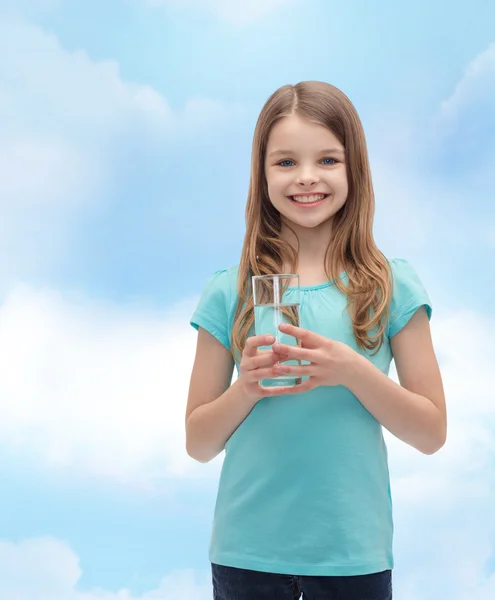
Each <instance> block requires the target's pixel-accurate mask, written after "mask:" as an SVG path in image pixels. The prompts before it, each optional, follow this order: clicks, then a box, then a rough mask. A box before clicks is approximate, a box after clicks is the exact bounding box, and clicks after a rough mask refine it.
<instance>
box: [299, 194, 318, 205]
mask: <svg viewBox="0 0 495 600" xmlns="http://www.w3.org/2000/svg"><path fill="white" fill-rule="evenodd" d="M325 196H326V194H311V196H291V198H292V199H293V200H294V201H295V202H299V203H300V204H311V203H313V202H318V201H319V200H323V198H325Z"/></svg>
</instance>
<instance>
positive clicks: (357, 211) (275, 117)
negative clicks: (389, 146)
mask: <svg viewBox="0 0 495 600" xmlns="http://www.w3.org/2000/svg"><path fill="white" fill-rule="evenodd" d="M292 114H297V115H299V116H301V117H304V118H307V119H310V120H311V121H312V122H315V123H318V124H320V125H323V126H324V127H326V128H327V129H329V130H330V131H331V132H332V133H333V134H334V135H335V136H336V137H337V138H338V140H339V141H340V143H341V144H342V145H343V146H344V148H345V157H346V169H347V179H348V186H349V192H348V196H347V200H346V202H345V204H344V205H343V207H342V208H341V209H340V210H339V212H338V213H336V214H335V216H334V218H333V219H334V220H333V226H332V241H331V243H330V245H329V247H328V249H327V252H326V255H325V271H326V273H327V276H328V278H329V279H332V278H335V285H336V286H337V287H338V288H339V290H340V291H341V292H343V293H345V294H346V295H347V306H346V308H347V310H348V312H349V315H350V317H351V319H352V327H353V332H354V335H355V338H356V342H357V345H358V347H360V348H363V349H366V350H375V352H378V350H379V349H380V347H381V345H382V344H383V340H384V332H385V328H386V318H387V316H388V311H389V308H390V300H391V295H392V283H391V273H390V269H389V264H388V261H387V259H386V258H385V256H384V255H383V254H382V253H381V252H380V250H379V249H378V248H377V246H376V244H375V241H374V239H373V231H372V229H373V217H374V210H375V199H374V193H373V185H372V180H371V171H370V166H369V160H368V151H367V148H366V139H365V135H364V131H363V126H362V124H361V120H360V119H359V116H358V114H357V112H356V109H355V108H354V106H353V104H352V103H351V101H350V100H349V98H347V96H346V95H345V94H344V93H343V92H342V91H340V90H339V89H338V88H336V87H334V86H332V85H330V84H328V83H323V82H319V81H303V82H301V83H298V84H297V85H285V86H283V87H281V88H279V89H278V90H276V91H275V92H274V93H273V94H272V95H271V96H270V98H269V99H268V100H267V102H266V104H265V105H264V107H263V109H262V110H261V113H260V115H259V117H258V121H257V123H256V129H255V132H254V139H253V147H252V158H251V176H250V184H249V193H248V200H247V206H246V234H245V237H244V244H243V247H242V253H241V259H240V263H239V271H238V279H237V292H238V295H239V300H238V303H237V307H236V311H235V316H234V323H233V327H232V353H233V355H234V358H239V357H240V355H241V354H242V350H243V348H244V345H245V343H246V339H247V337H248V335H249V332H250V330H251V327H252V326H253V323H254V308H253V294H252V290H251V276H252V275H266V274H270V273H272V274H273V273H280V272H281V270H282V269H283V267H284V264H285V265H291V270H290V272H292V273H297V265H298V256H297V251H296V250H295V249H294V248H293V247H292V246H291V245H290V244H289V243H288V242H286V241H284V240H282V239H280V231H281V224H282V221H281V216H280V213H279V212H278V211H277V210H276V209H275V207H274V206H273V205H272V203H271V202H270V199H269V197H268V188H267V182H266V177H265V168H264V164H265V154H266V146H267V142H268V136H269V135H270V131H271V129H272V127H273V126H274V125H275V123H277V122H278V121H279V120H280V119H281V118H283V117H286V116H289V115H292ZM330 250H331V251H330ZM342 268H343V270H344V271H345V273H346V275H347V280H348V281H347V285H346V284H344V282H343V280H342V279H341V278H340V277H338V272H339V270H340V269H342ZM371 331H375V333H373V335H372V334H371V333H370V332H371Z"/></svg>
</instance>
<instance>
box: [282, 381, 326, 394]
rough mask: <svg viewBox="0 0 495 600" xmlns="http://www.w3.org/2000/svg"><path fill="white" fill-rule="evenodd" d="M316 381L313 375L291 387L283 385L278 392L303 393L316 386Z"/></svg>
mask: <svg viewBox="0 0 495 600" xmlns="http://www.w3.org/2000/svg"><path fill="white" fill-rule="evenodd" d="M317 385H318V384H317V383H316V381H315V379H314V378H313V377H311V378H310V379H306V381H304V382H303V383H298V384H297V385H293V386H292V387H285V388H283V390H282V391H281V392H280V395H283V394H303V393H304V392H309V391H310V390H312V389H314V388H315V387H317Z"/></svg>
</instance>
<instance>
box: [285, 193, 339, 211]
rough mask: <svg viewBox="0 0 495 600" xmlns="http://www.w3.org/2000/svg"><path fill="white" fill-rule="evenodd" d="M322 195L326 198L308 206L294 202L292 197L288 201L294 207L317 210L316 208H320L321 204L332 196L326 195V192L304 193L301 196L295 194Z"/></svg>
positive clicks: (288, 197)
mask: <svg viewBox="0 0 495 600" xmlns="http://www.w3.org/2000/svg"><path fill="white" fill-rule="evenodd" d="M320 194H324V195H325V197H324V198H323V199H322V200H318V202H311V203H308V204H303V203H301V202H295V201H294V200H292V196H287V199H288V200H289V201H290V202H291V203H292V204H293V205H294V206H298V207H299V208H315V207H316V206H320V204H323V202H325V201H326V200H328V198H329V197H330V194H325V192H302V193H299V194H294V196H318V195H320Z"/></svg>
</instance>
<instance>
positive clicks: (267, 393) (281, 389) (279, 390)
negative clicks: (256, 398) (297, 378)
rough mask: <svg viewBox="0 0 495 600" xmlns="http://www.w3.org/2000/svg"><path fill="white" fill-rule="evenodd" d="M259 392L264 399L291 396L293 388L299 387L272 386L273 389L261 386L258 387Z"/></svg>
mask: <svg viewBox="0 0 495 600" xmlns="http://www.w3.org/2000/svg"><path fill="white" fill-rule="evenodd" d="M258 387H259V389H260V392H261V393H262V394H263V396H264V397H265V398H268V397H272V396H281V395H282V394H293V393H294V388H296V387H299V386H298V385H287V386H282V385H280V386H273V387H263V386H262V385H260V386H258Z"/></svg>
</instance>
